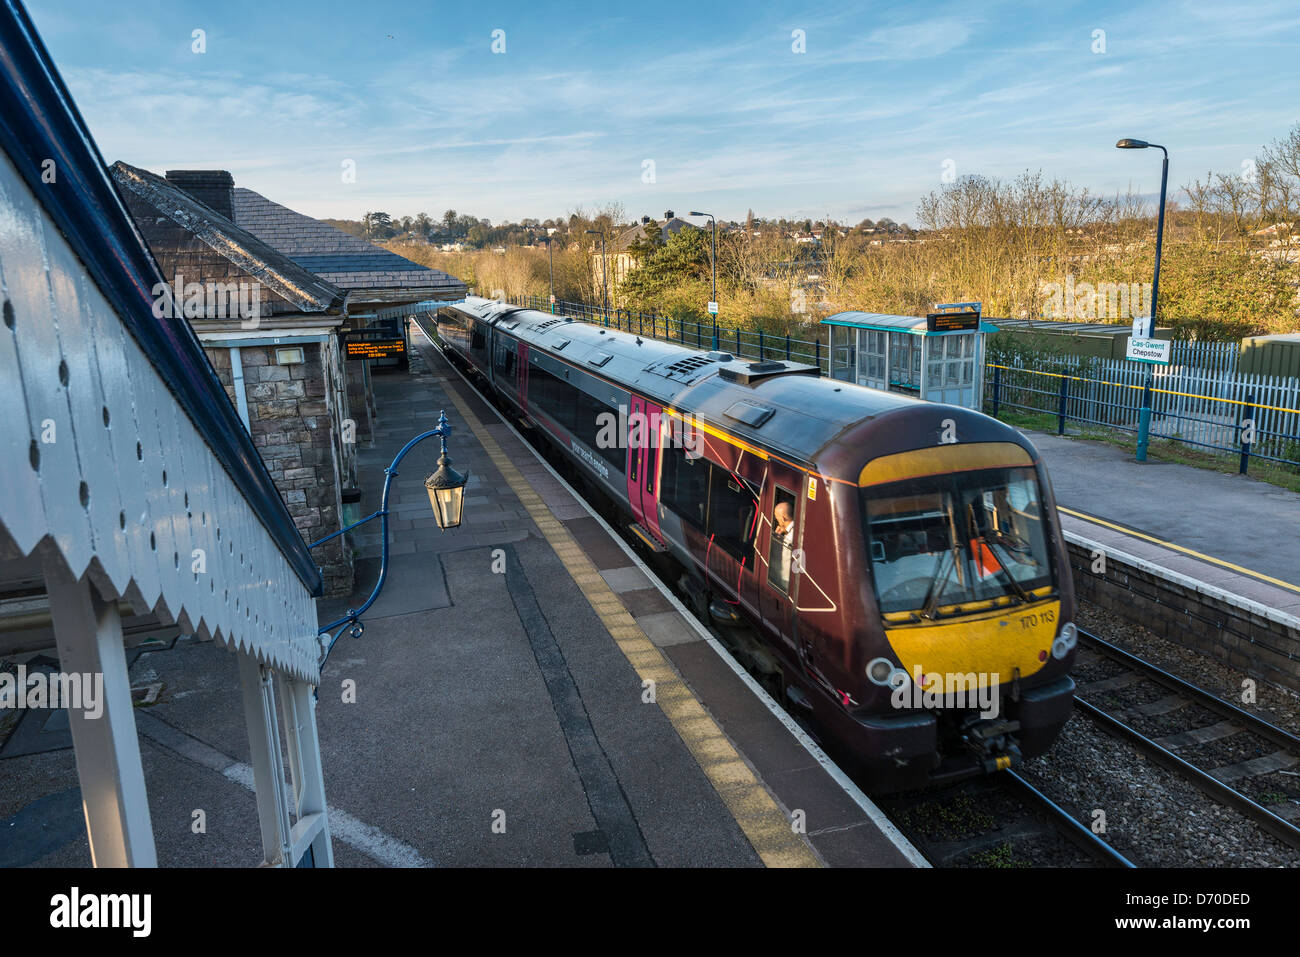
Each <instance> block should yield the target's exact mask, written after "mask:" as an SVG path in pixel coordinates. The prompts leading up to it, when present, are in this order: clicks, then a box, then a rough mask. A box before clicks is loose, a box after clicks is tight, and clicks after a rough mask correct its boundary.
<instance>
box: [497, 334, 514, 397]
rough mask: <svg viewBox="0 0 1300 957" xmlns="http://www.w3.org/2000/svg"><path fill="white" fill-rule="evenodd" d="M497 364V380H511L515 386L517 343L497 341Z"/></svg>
mask: <svg viewBox="0 0 1300 957" xmlns="http://www.w3.org/2000/svg"><path fill="white" fill-rule="evenodd" d="M495 364H496V377H497V381H501V380H503V379H505V380H509V382H510V384H511V385H512V386H513V385H514V384H515V344H514V343H513V342H509V341H507V340H502V341H501V342H498V343H497V354H496V363H495Z"/></svg>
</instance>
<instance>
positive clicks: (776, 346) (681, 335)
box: [508, 296, 830, 375]
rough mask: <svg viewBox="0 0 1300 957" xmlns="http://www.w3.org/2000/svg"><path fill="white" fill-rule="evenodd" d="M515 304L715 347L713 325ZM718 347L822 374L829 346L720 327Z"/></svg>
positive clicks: (572, 305)
mask: <svg viewBox="0 0 1300 957" xmlns="http://www.w3.org/2000/svg"><path fill="white" fill-rule="evenodd" d="M508 301H509V302H510V303H512V304H514V305H516V306H524V307H526V308H528V309H538V310H540V311H542V312H554V313H555V314H556V315H563V316H571V317H572V318H574V319H578V320H581V321H582V322H589V323H591V324H592V325H597V326H604V327H606V328H610V329H621V330H623V331H624V332H634V333H636V334H637V335H638V336H641V337H642V338H646V339H658V340H659V341H661V342H673V343H677V344H678V345H682V346H686V347H687V348H691V349H711V348H713V323H711V322H708V323H705V322H692V321H688V320H685V319H674V318H672V317H671V316H661V315H658V314H657V313H652V312H650V313H646V312H633V311H632V310H630V309H609V310H604V309H601V308H600V307H599V306H589V305H587V304H586V303H581V302H567V301H563V300H561V301H559V302H556V303H555V306H554V308H552V307H551V304H550V302H549V301H548V300H547V299H545V298H544V297H542V296H511V297H509V299H508ZM718 348H719V349H720V350H722V351H724V352H730V353H731V354H732V355H734V356H737V357H738V358H742V359H758V360H760V361H761V360H763V359H788V360H790V361H791V362H801V363H804V364H806V365H810V366H817V368H818V369H820V370H821V371H822V374H823V375H829V373H830V348H829V347H828V346H827V344H826V343H825V342H823V341H822V340H821V339H799V338H795V337H794V336H791V335H790V334H789V333H788V332H787V333H786V334H784V335H781V334H778V333H768V332H763V331H762V330H749V329H728V328H726V327H724V326H719V327H718Z"/></svg>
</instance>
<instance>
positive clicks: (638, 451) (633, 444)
mask: <svg viewBox="0 0 1300 957" xmlns="http://www.w3.org/2000/svg"><path fill="white" fill-rule="evenodd" d="M645 404H646V403H645V400H644V399H642V398H641V397H640V396H639V395H634V396H632V410H631V413H630V415H629V416H628V430H627V469H626V472H627V497H628V501H629V502H630V503H631V505H632V518H633V519H635V520H636V523H637V524H638V525H640V526H641V527H642V528H645V527H646V524H647V523H646V515H645V511H644V505H643V501H644V499H643V495H644V493H643V492H642V488H644V485H645V473H646V471H647V470H648V466H647V459H648V458H649V456H648V455H647V454H646V453H647V446H649V444H650V437H649V436H648V435H647V433H648V432H649V428H648V427H647V424H646V412H645ZM650 507H651V508H652V509H653V508H654V504H653V503H651V505H650Z"/></svg>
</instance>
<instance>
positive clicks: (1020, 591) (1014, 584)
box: [980, 539, 1033, 605]
mask: <svg viewBox="0 0 1300 957" xmlns="http://www.w3.org/2000/svg"><path fill="white" fill-rule="evenodd" d="M980 541H983V542H984V544H985V547H986V548H987V549H988V553H989V555H991V556H992V557H993V560H994V561H995V562H997V563H998V571H1000V572H1002V574H1003V575H1005V576H1006V579H1007V581H1009V582H1010V583H1011V588H1012V590H1014V591H1015V593H1016V595H1015V597H1017V598H1019V599H1020V603H1021V604H1022V605H1028V604H1029V603H1030V602H1031V601H1033V599H1032V598H1030V596H1029V592H1027V591H1025V586H1024V585H1022V584H1020V582H1019V581H1017V580H1016V576H1015V575H1013V574H1011V569H1009V568H1007V563H1006V562H1004V561H1003V560H1002V559H1001V558H999V557H998V553H997V552H995V551H994V550H993V549H994V548H995V547H1001V546H994V545H993V544H991V543H990V542H988V541H987V540H985V539H980Z"/></svg>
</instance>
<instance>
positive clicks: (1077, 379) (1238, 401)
mask: <svg viewBox="0 0 1300 957" xmlns="http://www.w3.org/2000/svg"><path fill="white" fill-rule="evenodd" d="M988 367H989V368H990V369H1006V370H1007V371H1008V372H1028V373H1029V374H1030V375H1045V376H1051V377H1052V378H1053V379H1073V380H1074V381H1075V382H1095V383H1097V384H1098V385H1113V386H1118V387H1119V388H1121V389H1142V388H1145V386H1140V385H1131V384H1130V383H1128V382H1107V381H1106V380H1104V379H1087V378H1084V377H1083V376H1077V375H1065V374H1063V373H1060V372H1042V371H1040V370H1038V369H1013V368H1011V367H1010V366H1000V365H995V364H994V363H992V362H990V363H988ZM1151 391H1152V392H1159V393H1161V394H1162V395H1181V396H1182V397H1183V398H1185V399H1205V400H1206V401H1207V402H1226V403H1228V404H1229V405H1248V406H1250V407H1251V408H1252V409H1268V410H1269V411H1271V412H1300V409H1288V408H1285V407H1283V406H1280V405H1261V404H1260V403H1258V402H1246V401H1245V400H1243V399H1221V398H1219V397H1218V396H1214V395H1200V394H1199V393H1196V392H1176V391H1174V390H1173V389H1156V388H1152V389H1151Z"/></svg>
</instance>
